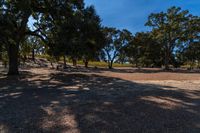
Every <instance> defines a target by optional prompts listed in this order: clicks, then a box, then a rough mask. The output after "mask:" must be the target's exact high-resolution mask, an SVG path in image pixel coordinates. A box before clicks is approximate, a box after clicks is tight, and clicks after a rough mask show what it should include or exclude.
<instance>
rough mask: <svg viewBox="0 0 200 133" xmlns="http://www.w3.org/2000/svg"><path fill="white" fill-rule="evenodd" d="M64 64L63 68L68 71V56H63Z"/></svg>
mask: <svg viewBox="0 0 200 133" xmlns="http://www.w3.org/2000/svg"><path fill="white" fill-rule="evenodd" d="M63 62H64V64H63V68H64V69H66V68H67V61H66V56H65V55H64V56H63Z"/></svg>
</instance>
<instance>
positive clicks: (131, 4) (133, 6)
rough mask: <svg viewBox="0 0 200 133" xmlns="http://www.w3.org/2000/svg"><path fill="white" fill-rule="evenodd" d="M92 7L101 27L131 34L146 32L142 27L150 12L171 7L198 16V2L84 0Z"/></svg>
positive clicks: (183, 0) (196, 0)
mask: <svg viewBox="0 0 200 133" xmlns="http://www.w3.org/2000/svg"><path fill="white" fill-rule="evenodd" d="M85 3H86V5H94V6H95V8H96V10H97V13H98V15H100V17H101V19H102V25H104V26H111V27H116V28H119V29H123V28H126V29H128V30H130V31H131V32H132V33H136V32H139V31H146V30H147V29H148V28H147V27H145V26H144V24H145V23H146V21H147V17H148V15H149V14H150V13H152V12H160V11H166V9H167V8H169V7H171V6H179V7H181V8H182V9H187V10H189V11H190V13H192V14H193V15H199V16H200V0H85Z"/></svg>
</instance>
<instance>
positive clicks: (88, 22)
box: [81, 6, 105, 68]
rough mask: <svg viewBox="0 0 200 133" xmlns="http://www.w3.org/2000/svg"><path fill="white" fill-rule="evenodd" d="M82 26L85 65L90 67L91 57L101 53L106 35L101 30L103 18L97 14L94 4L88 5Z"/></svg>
mask: <svg viewBox="0 0 200 133" xmlns="http://www.w3.org/2000/svg"><path fill="white" fill-rule="evenodd" d="M83 13H84V16H83V18H84V19H83V20H84V21H83V22H82V28H81V42H82V44H83V46H81V47H82V48H83V49H84V50H83V51H82V57H83V61H84V63H85V67H86V68H87V67H88V62H89V60H90V59H94V58H95V57H96V55H98V54H99V53H100V50H101V49H102V48H103V46H104V44H105V43H104V41H105V38H104V35H103V32H102V30H101V19H100V17H99V16H98V15H97V14H96V11H95V9H94V7H93V6H90V7H87V8H86V9H85V10H84V11H83Z"/></svg>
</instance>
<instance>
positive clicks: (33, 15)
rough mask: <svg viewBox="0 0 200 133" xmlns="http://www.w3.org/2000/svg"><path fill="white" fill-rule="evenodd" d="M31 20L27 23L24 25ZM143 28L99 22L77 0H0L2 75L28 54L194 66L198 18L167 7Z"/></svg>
mask: <svg viewBox="0 0 200 133" xmlns="http://www.w3.org/2000/svg"><path fill="white" fill-rule="evenodd" d="M30 23H31V24H30ZM146 26H149V27H151V28H152V30H151V31H149V32H138V33H136V34H135V35H132V33H131V32H130V31H128V30H126V29H123V30H119V29H116V28H112V27H103V26H102V25H101V18H100V17H99V16H98V14H97V13H96V11H95V8H94V7H93V6H88V7H85V5H84V1H83V0H78V1H75V0H59V1H58V0H40V1H36V0H21V1H17V0H16V1H10V0H0V60H2V61H3V62H4V63H5V64H6V65H7V62H8V66H9V69H8V74H9V75H17V74H19V71H18V68H19V65H20V61H21V60H23V61H25V60H26V58H27V56H28V55H30V53H31V59H32V60H33V61H35V55H36V54H38V53H39V54H48V55H49V56H50V57H51V59H55V60H59V59H61V57H62V59H63V64H64V65H63V67H64V68H66V67H67V66H66V63H67V59H70V60H72V62H73V65H74V66H76V65H77V61H78V60H83V62H84V64H85V67H88V63H89V61H91V60H98V61H105V62H107V64H108V67H109V68H110V69H111V68H112V67H113V63H114V62H118V63H122V64H123V63H131V64H133V65H135V66H136V67H162V66H164V67H165V69H169V68H170V66H174V67H179V66H181V65H183V64H184V63H189V64H190V65H191V66H194V65H195V64H199V65H200V41H199V37H200V18H199V17H198V16H194V15H192V14H190V13H189V12H188V11H187V10H181V8H178V7H171V8H170V9H168V10H167V12H160V13H152V14H151V15H150V16H149V18H148V21H147V23H146Z"/></svg>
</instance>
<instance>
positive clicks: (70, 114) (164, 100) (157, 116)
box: [0, 68, 200, 133]
mask: <svg viewBox="0 0 200 133" xmlns="http://www.w3.org/2000/svg"><path fill="white" fill-rule="evenodd" d="M199 79H200V74H195V73H185V72H180V73H174V72H159V71H153V72H149V71H143V72H142V71H139V72H138V71H133V70H129V69H128V70H112V71H107V70H104V69H103V70H99V69H89V70H87V69H79V70H77V69H68V70H65V71H55V70H51V69H47V68H45V69H44V68H37V69H36V68H33V69H29V70H28V69H27V70H23V72H22V74H21V76H20V77H9V78H8V77H6V76H5V75H1V76H0V133H1V132H2V133H7V132H8V133H13V132H14V133H15V132H20V133H27V132H31V133H34V132H35V133H40V132H41V133H44V132H45V133H51V132H56V133H66V132H69V133H100V132H103V133H134V132H136V133H141V132H142V133H161V132H164V133H171V132H172V133H173V132H174V133H199V132H200V81H199Z"/></svg>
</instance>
